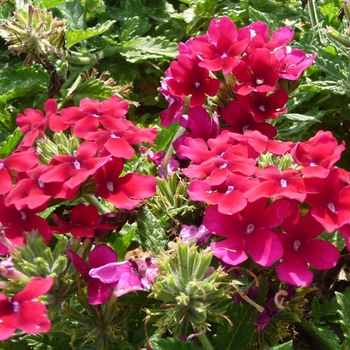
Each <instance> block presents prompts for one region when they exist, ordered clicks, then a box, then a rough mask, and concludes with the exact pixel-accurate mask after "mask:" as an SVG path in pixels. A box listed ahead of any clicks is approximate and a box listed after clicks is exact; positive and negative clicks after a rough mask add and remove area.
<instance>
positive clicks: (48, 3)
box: [42, 0, 66, 9]
mask: <svg viewBox="0 0 350 350" xmlns="http://www.w3.org/2000/svg"><path fill="white" fill-rule="evenodd" d="M65 2H66V1H65V0H42V4H43V7H44V8H46V9H49V8H52V7H56V6H58V5H61V4H64V3H65Z"/></svg>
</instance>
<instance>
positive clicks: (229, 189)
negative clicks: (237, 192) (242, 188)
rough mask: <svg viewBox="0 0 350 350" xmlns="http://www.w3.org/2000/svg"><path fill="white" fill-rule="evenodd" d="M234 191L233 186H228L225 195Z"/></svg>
mask: <svg viewBox="0 0 350 350" xmlns="http://www.w3.org/2000/svg"><path fill="white" fill-rule="evenodd" d="M234 189H235V187H234V186H228V187H227V191H226V192H225V194H229V193H231V192H232V191H233V190H234Z"/></svg>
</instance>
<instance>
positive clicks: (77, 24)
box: [57, 0, 86, 30]
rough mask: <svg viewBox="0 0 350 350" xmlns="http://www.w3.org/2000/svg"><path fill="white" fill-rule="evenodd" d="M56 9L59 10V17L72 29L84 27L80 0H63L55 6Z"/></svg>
mask: <svg viewBox="0 0 350 350" xmlns="http://www.w3.org/2000/svg"><path fill="white" fill-rule="evenodd" d="M57 9H58V10H59V11H60V12H61V16H60V17H61V18H64V19H65V20H66V21H67V26H68V28H70V29H72V30H74V29H81V28H86V21H85V16H84V9H83V6H82V5H81V0H73V1H69V2H67V1H65V2H64V3H63V4H61V5H59V6H57Z"/></svg>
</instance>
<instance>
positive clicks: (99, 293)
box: [67, 244, 118, 305]
mask: <svg viewBox="0 0 350 350" xmlns="http://www.w3.org/2000/svg"><path fill="white" fill-rule="evenodd" d="M67 255H68V257H69V259H70V260H71V261H72V263H73V266H74V267H75V269H76V270H77V271H78V272H79V273H80V274H81V276H82V277H83V279H84V281H85V282H86V283H87V292H88V302H89V304H92V305H97V304H103V303H105V302H107V301H108V299H109V297H110V295H111V291H112V288H114V286H115V283H105V282H102V281H101V280H99V279H98V278H94V277H92V276H90V275H89V272H90V271H91V270H93V269H94V268H98V267H100V266H104V265H106V264H109V263H115V262H116V261H117V260H118V254H117V253H116V252H115V251H114V250H113V249H112V248H110V247H109V246H108V245H107V244H99V245H97V246H96V247H95V248H94V249H93V250H92V251H91V252H90V253H89V254H88V259H89V263H87V262H85V261H84V260H83V259H82V258H81V257H80V256H79V255H78V254H76V253H74V252H72V251H71V250H69V249H67Z"/></svg>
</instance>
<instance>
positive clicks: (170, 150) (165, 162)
mask: <svg viewBox="0 0 350 350" xmlns="http://www.w3.org/2000/svg"><path fill="white" fill-rule="evenodd" d="M185 131H186V129H185V128H183V127H182V126H180V128H179V129H178V130H177V132H176V134H175V135H174V137H173V139H172V140H171V142H170V146H169V148H168V150H167V152H166V154H165V157H164V159H163V162H162V165H161V166H160V167H161V169H163V170H164V174H166V175H167V174H168V164H169V162H170V159H171V156H172V155H173V150H174V147H173V142H174V141H175V140H176V139H177V138H179V137H180V136H181V135H183V134H184V133H185Z"/></svg>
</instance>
